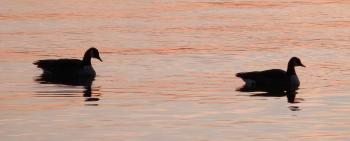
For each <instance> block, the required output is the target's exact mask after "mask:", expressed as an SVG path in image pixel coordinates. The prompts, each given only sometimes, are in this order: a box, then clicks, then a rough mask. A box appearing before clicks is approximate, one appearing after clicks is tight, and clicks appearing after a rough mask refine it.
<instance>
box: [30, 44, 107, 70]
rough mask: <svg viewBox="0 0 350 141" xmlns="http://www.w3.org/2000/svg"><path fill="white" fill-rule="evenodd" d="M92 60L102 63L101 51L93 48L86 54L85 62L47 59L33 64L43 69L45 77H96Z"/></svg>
mask: <svg viewBox="0 0 350 141" xmlns="http://www.w3.org/2000/svg"><path fill="white" fill-rule="evenodd" d="M91 58H96V59H98V60H100V61H101V62H102V59H101V58H100V54H99V51H98V50H97V49H96V48H94V47H92V48H89V49H88V50H87V51H86V52H85V54H84V57H83V60H79V59H47V60H38V61H35V62H34V63H33V64H34V65H36V66H37V67H38V68H41V69H43V71H44V74H45V75H54V76H62V77H81V76H95V75H96V72H95V70H94V68H93V67H92V66H91Z"/></svg>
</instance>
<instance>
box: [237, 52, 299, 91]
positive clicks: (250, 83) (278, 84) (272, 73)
mask: <svg viewBox="0 0 350 141" xmlns="http://www.w3.org/2000/svg"><path fill="white" fill-rule="evenodd" d="M296 66H303V67H305V66H304V65H303V64H302V63H301V61H300V59H299V58H297V57H292V58H291V59H290V60H289V62H288V68H287V71H284V70H281V69H270V70H264V71H253V72H240V73H237V74H236V76H237V77H239V78H242V80H243V81H244V82H245V83H246V84H245V86H244V87H245V89H254V90H261V91H280V92H282V91H295V90H297V89H298V88H299V86H300V81H299V78H298V75H297V74H296V72H295V67H296Z"/></svg>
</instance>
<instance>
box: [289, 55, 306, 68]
mask: <svg viewBox="0 0 350 141" xmlns="http://www.w3.org/2000/svg"><path fill="white" fill-rule="evenodd" d="M288 66H290V67H297V66H301V67H306V66H305V65H304V64H303V63H301V61H300V59H299V58H298V57H292V58H291V59H290V60H289V62H288Z"/></svg>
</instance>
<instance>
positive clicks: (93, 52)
mask: <svg viewBox="0 0 350 141" xmlns="http://www.w3.org/2000/svg"><path fill="white" fill-rule="evenodd" d="M86 53H88V54H89V56H90V58H96V59H98V60H100V61H101V62H102V59H101V57H100V53H99V52H98V50H97V49H96V48H94V47H92V48H89V49H88V50H87V51H86Z"/></svg>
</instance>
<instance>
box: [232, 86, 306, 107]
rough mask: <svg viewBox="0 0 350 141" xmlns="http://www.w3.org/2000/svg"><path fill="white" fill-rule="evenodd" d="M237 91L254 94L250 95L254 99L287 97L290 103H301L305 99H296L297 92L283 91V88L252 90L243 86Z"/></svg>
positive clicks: (256, 88)
mask: <svg viewBox="0 0 350 141" xmlns="http://www.w3.org/2000/svg"><path fill="white" fill-rule="evenodd" d="M237 91H240V92H253V93H254V94H252V95H250V96H252V97H284V96H286V97H287V101H288V102H289V103H300V101H302V100H303V99H298V98H295V96H296V95H297V94H298V92H297V91H281V88H271V87H269V88H266V87H255V88H252V87H250V86H248V85H243V86H242V87H240V88H238V89H237Z"/></svg>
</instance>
